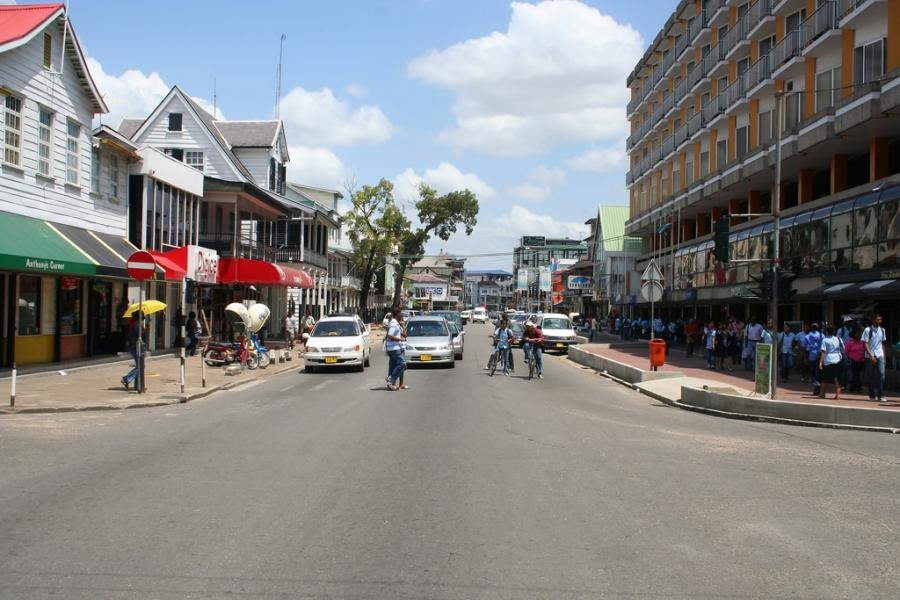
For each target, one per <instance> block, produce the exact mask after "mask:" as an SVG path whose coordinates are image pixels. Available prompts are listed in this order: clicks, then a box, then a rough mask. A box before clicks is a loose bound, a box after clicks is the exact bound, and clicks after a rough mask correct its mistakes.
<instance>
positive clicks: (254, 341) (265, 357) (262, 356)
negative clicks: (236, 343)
mask: <svg viewBox="0 0 900 600" xmlns="http://www.w3.org/2000/svg"><path fill="white" fill-rule="evenodd" d="M249 347H250V348H252V350H253V352H255V353H256V356H257V357H258V359H259V360H258V363H259V365H258V366H260V367H262V368H263V369H265V368H266V367H268V366H269V362H270V359H269V350H268V349H267V348H266V347H265V346H264V345H263V343H262V342H261V341H259V336H258V335H256V334H255V333H254V334H252V335H251V336H250V342H249ZM248 366H249V365H248ZM250 368H251V369H255V368H256V367H250Z"/></svg>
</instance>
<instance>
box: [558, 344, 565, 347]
mask: <svg viewBox="0 0 900 600" xmlns="http://www.w3.org/2000/svg"><path fill="white" fill-rule="evenodd" d="M556 347H557V348H565V347H566V345H565V344H556Z"/></svg>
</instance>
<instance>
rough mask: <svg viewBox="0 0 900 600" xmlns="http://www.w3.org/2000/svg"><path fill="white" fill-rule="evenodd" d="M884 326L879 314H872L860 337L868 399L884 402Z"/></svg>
mask: <svg viewBox="0 0 900 600" xmlns="http://www.w3.org/2000/svg"><path fill="white" fill-rule="evenodd" d="M885 337H886V336H885V334H884V328H883V327H882V326H881V315H879V314H877V313H876V314H875V315H873V316H872V321H871V324H870V325H869V326H868V327H866V328H865V330H863V334H862V337H861V338H860V339H861V340H862V341H863V343H864V344H865V345H866V362H867V364H866V379H868V380H869V400H872V401H875V400H876V399H877V401H878V402H885V401H886V400H885V399H884V341H885Z"/></svg>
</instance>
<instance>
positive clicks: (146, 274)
mask: <svg viewBox="0 0 900 600" xmlns="http://www.w3.org/2000/svg"><path fill="white" fill-rule="evenodd" d="M127 267H128V274H129V275H131V277H132V278H134V279H137V280H138V281H141V282H143V281H146V280H147V279H152V278H153V276H154V275H156V260H154V258H153V255H152V254H150V253H149V252H144V251H143V250H138V251H137V252H134V253H132V254H131V256H129V257H128V262H127ZM143 308H144V285H143V283H142V284H141V286H140V290H139V291H138V311H137V313H138V338H137V348H136V352H135V361H136V362H137V365H136V366H137V370H138V374H137V380H136V381H135V388H137V391H138V394H143V393H144V392H146V391H147V389H146V387H145V386H144V339H143V336H144V310H143Z"/></svg>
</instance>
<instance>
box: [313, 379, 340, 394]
mask: <svg viewBox="0 0 900 600" xmlns="http://www.w3.org/2000/svg"><path fill="white" fill-rule="evenodd" d="M336 382H337V379H326V380H325V381H323V382H322V383H319V384H316V385H314V386H313V387H312V388H311V391H313V392H317V391H319V390H322V389H325V388H326V387H328V386H329V385H331V384H333V383H336Z"/></svg>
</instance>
